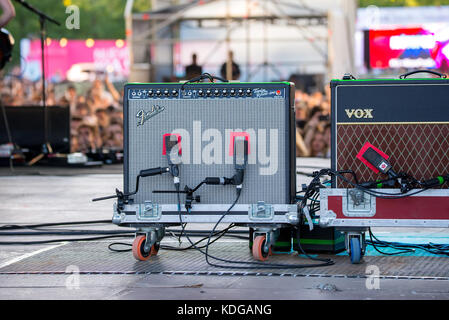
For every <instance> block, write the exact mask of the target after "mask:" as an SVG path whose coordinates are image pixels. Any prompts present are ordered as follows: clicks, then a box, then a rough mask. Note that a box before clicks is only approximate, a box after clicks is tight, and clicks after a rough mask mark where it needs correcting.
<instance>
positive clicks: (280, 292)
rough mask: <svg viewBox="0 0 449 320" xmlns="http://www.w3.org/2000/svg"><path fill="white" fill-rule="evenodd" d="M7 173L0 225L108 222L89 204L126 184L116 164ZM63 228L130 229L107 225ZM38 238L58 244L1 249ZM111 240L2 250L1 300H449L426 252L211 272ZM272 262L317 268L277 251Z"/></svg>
mask: <svg viewBox="0 0 449 320" xmlns="http://www.w3.org/2000/svg"><path fill="white" fill-rule="evenodd" d="M298 161H299V163H298V164H300V166H299V168H298V170H299V171H303V172H311V171H314V170H316V169H318V168H320V167H327V166H329V164H328V162H327V160H324V159H306V160H302V159H299V160H298ZM36 168H38V167H36ZM4 169H5V168H3V169H2V170H0V175H1V176H0V203H2V204H3V205H2V206H1V208H0V225H5V224H34V223H44V222H67V221H86V220H103V219H104V220H108V219H109V220H110V219H111V215H112V210H111V208H112V203H113V200H108V201H104V202H97V203H93V202H91V201H90V199H92V198H94V197H97V196H102V195H107V194H110V193H112V192H113V191H114V189H115V188H116V187H118V188H121V187H122V181H121V180H122V177H121V175H120V170H121V168H120V166H117V167H115V168H112V167H110V168H107V167H106V168H105V170H102V168H96V169H92V170H94V171H90V173H93V174H88V173H89V171H88V172H85V170H87V169H83V171H82V172H77V173H75V172H74V171H72V170H74V169H64V168H58V169H52V168H44V169H42V170H41V168H40V167H39V168H38V169H36V171H37V172H39V171H41V172H40V173H38V174H36V173H35V172H34V173H31V171H27V172H25V170H31V169H34V168H26V169H25V168H23V169H25V170H24V171H23V172H19V169H16V173H15V174H11V173H8V174H7V173H5V172H6V171H5V170H4ZM107 170H117V172H116V173H111V172H109V171H107ZM17 173H18V174H17ZM298 180H299V181H300V183H305V182H306V181H307V178H305V177H304V176H298ZM65 228H66V229H69V228H70V229H83V230H85V229H95V230H126V229H120V228H118V227H116V226H114V225H112V224H109V223H105V224H99V225H82V226H78V227H65ZM190 228H192V229H200V228H201V229H208V228H210V226H208V225H195V226H191V227H190ZM24 231H25V230H24ZM373 231H374V233H375V234H376V235H378V236H379V237H380V238H381V239H385V240H392V241H399V240H401V241H404V242H420V241H424V242H429V241H431V242H434V243H436V242H438V243H449V230H448V229H396V228H394V229H389V228H376V229H374V230H373ZM77 237H80V236H77ZM44 238H45V239H55V238H59V237H55V236H53V237H48V236H45V237H39V236H32V237H30V236H27V237H24V236H21V237H20V236H4V235H2V236H1V237H0V242H6V241H34V240H42V239H44ZM116 241H120V242H127V243H130V242H131V239H118V240H114V239H111V240H101V241H95V242H64V243H52V244H41V245H29V246H24V245H0V299H55V298H56V299H229V300H238V299H260V300H271V299H283V300H286V299H345V300H346V299H449V289H448V288H449V260H448V259H449V257H441V256H434V255H430V254H426V253H423V252H417V253H415V254H413V255H410V254H408V255H401V256H381V255H379V254H378V253H376V252H375V251H373V250H371V249H370V250H368V252H367V256H366V257H364V261H363V263H362V264H359V265H351V264H350V262H349V258H348V257H347V255H346V254H339V255H332V256H328V255H320V257H329V258H331V259H332V260H334V261H335V265H333V266H328V267H324V268H313V267H311V268H310V267H309V268H304V269H292V268H286V269H281V270H279V269H253V270H244V269H227V268H223V267H211V266H209V265H207V264H206V262H205V259H204V256H203V255H202V254H201V253H199V252H196V251H194V250H189V251H184V252H179V251H168V250H164V249H161V250H160V252H159V254H158V256H156V257H153V258H152V259H151V260H149V261H146V262H138V261H135V260H134V258H133V257H132V254H131V253H130V252H122V253H117V252H112V251H110V250H108V245H109V244H110V243H112V242H116ZM173 241H174V239H173V238H172V237H166V238H165V239H164V243H165V244H169V245H172V246H173V245H176V242H173ZM186 244H187V240H184V241H183V245H186ZM211 253H212V254H213V255H216V256H218V257H220V258H226V259H230V260H247V261H250V260H251V255H250V251H249V249H248V244H247V242H244V241H242V240H235V239H223V240H221V241H219V242H217V243H216V244H213V245H212V246H211ZM268 263H289V264H307V263H313V262H311V261H310V260H308V259H306V258H305V257H302V256H298V255H296V254H287V253H279V254H274V255H273V256H272V257H271V258H270V260H269V261H268ZM370 266H375V267H376V268H378V270H379V271H380V274H379V278H378V280H379V288H378V289H370V284H369V283H372V280H373V279H372V278H370V274H371V273H370V271H369V270H371V269H370ZM371 268H372V267H371ZM74 272H75V273H74ZM74 276H76V277H75V278H74ZM73 289H75V290H73Z"/></svg>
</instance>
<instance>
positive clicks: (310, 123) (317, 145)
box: [295, 90, 331, 158]
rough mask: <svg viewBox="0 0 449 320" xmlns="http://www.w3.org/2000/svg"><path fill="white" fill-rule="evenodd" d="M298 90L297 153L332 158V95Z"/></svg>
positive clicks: (296, 99) (296, 98)
mask: <svg viewBox="0 0 449 320" xmlns="http://www.w3.org/2000/svg"><path fill="white" fill-rule="evenodd" d="M326 93H327V94H326V95H324V94H323V93H322V92H319V91H316V92H314V93H311V94H308V93H306V92H302V91H301V90H296V94H295V116H296V155H297V156H298V157H326V158H330V147H331V146H330V143H331V138H330V132H331V131H330V100H329V99H330V97H329V95H328V92H326Z"/></svg>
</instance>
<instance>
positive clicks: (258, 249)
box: [252, 236, 271, 261]
mask: <svg viewBox="0 0 449 320" xmlns="http://www.w3.org/2000/svg"><path fill="white" fill-rule="evenodd" d="M265 241H266V236H257V237H255V238H254V242H253V249H252V251H253V257H254V259H256V260H260V261H266V260H267V259H268V256H270V255H271V248H269V249H268V252H266V251H265V249H264V247H265Z"/></svg>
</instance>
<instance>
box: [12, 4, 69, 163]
mask: <svg viewBox="0 0 449 320" xmlns="http://www.w3.org/2000/svg"><path fill="white" fill-rule="evenodd" d="M15 1H16V2H18V3H20V5H22V6H23V7H24V8H26V9H27V10H29V11H31V12H32V13H34V14H36V15H37V16H38V17H39V23H40V38H41V39H40V40H41V64H42V106H43V108H44V143H43V145H42V153H41V154H39V155H37V156H36V157H34V158H33V159H31V161H30V162H29V163H28V165H30V166H32V165H34V164H35V163H37V162H39V161H40V160H42V159H43V158H48V155H50V154H52V153H53V149H52V147H51V145H50V142H49V140H48V111H47V89H46V79H45V51H44V50H45V22H46V21H50V22H52V23H54V24H56V25H57V26H60V25H61V24H60V23H59V22H58V21H56V20H55V19H53V18H52V17H49V16H48V15H46V14H45V13H43V12H42V11H40V10H38V9H36V8H34V7H33V6H31V5H30V4H29V3H28V2H26V1H25V0H15Z"/></svg>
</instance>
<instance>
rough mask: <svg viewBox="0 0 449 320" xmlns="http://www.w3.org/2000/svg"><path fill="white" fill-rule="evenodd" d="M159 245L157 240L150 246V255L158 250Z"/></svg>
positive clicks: (153, 254)
mask: <svg viewBox="0 0 449 320" xmlns="http://www.w3.org/2000/svg"><path fill="white" fill-rule="evenodd" d="M159 247H160V245H159V243H158V242H156V243H155V244H153V246H152V247H151V255H152V256H155V255H157V253H158V252H159Z"/></svg>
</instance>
